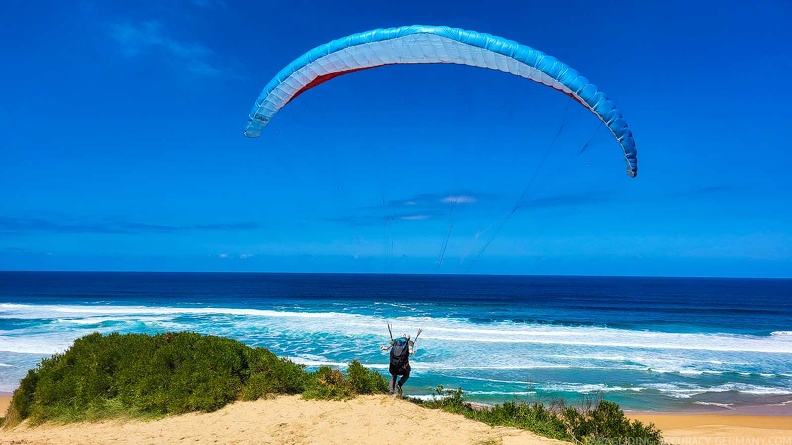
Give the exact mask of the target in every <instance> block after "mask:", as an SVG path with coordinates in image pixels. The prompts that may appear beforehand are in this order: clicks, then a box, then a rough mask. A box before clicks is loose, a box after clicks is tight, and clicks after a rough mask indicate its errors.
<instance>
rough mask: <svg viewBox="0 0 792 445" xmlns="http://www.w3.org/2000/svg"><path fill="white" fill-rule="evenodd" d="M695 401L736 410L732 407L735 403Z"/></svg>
mask: <svg viewBox="0 0 792 445" xmlns="http://www.w3.org/2000/svg"><path fill="white" fill-rule="evenodd" d="M693 403H695V404H696V405H707V406H717V407H720V408H726V409H728V410H734V408H732V406H733V405H734V404H733V403H717V402H699V401H696V402H693Z"/></svg>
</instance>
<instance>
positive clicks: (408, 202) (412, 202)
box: [404, 201, 418, 206]
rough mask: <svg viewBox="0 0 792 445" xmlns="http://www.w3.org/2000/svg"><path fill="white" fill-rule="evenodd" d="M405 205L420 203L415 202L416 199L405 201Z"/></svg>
mask: <svg viewBox="0 0 792 445" xmlns="http://www.w3.org/2000/svg"><path fill="white" fill-rule="evenodd" d="M404 205H406V206H414V205H418V203H417V202H415V201H404Z"/></svg>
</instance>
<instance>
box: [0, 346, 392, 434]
mask: <svg viewBox="0 0 792 445" xmlns="http://www.w3.org/2000/svg"><path fill="white" fill-rule="evenodd" d="M347 373H348V375H349V377H348V378H347V377H345V376H344V375H343V374H342V373H341V372H340V371H336V370H332V369H331V368H329V367H322V368H320V369H319V370H317V371H316V372H314V373H310V374H309V373H307V372H306V371H305V367H304V366H302V365H297V364H295V363H293V362H291V361H289V360H287V359H283V358H279V357H277V356H276V355H275V354H273V353H272V352H270V351H268V350H266V349H264V348H251V347H249V346H246V345H245V344H243V343H241V342H238V341H236V340H232V339H228V338H222V337H216V336H210V335H200V334H197V333H193V332H179V333H170V332H169V333H165V334H158V335H145V334H123V335H122V334H118V333H113V334H109V335H101V334H98V333H94V334H90V335H86V336H84V337H81V338H78V339H77V340H75V342H74V344H73V345H72V346H71V347H70V348H69V349H68V350H67V351H66V352H64V353H62V354H56V355H53V356H52V357H49V358H46V359H44V360H42V361H41V363H39V364H38V366H37V367H36V369H33V370H30V371H29V372H28V374H27V376H26V377H25V378H24V379H22V381H21V382H20V386H19V388H17V390H16V391H14V394H13V397H12V400H11V406H10V407H9V411H8V414H7V416H6V418H5V420H4V426H6V427H9V426H14V425H17V424H19V423H20V422H22V421H23V420H25V419H30V422H31V423H33V424H36V423H41V422H45V421H50V420H56V421H60V422H72V421H80V420H98V419H102V418H110V417H125V416H126V417H151V416H161V415H167V414H181V413H186V412H191V411H214V410H217V409H219V408H221V407H223V406H225V405H226V404H227V403H229V402H232V401H234V400H239V399H241V400H255V399H258V398H261V397H266V396H268V395H271V394H300V393H303V394H304V395H305V397H306V398H319V399H345V398H349V397H353V396H355V395H357V394H376V393H384V392H386V391H387V382H386V381H385V379H384V378H383V377H382V376H381V375H380V374H379V373H377V372H375V371H370V370H368V369H366V368H364V367H363V366H362V365H361V364H360V362H358V361H354V362H352V363H351V364H350V365H349V369H348V371H347Z"/></svg>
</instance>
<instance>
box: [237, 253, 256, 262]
mask: <svg viewBox="0 0 792 445" xmlns="http://www.w3.org/2000/svg"><path fill="white" fill-rule="evenodd" d="M254 256H255V255H253V254H252V253H243V254H242V255H239V258H241V259H243V260H246V259H248V258H253V257H254Z"/></svg>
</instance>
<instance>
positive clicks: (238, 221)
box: [0, 0, 792, 277]
mask: <svg viewBox="0 0 792 445" xmlns="http://www.w3.org/2000/svg"><path fill="white" fill-rule="evenodd" d="M644 3H646V4H644ZM790 16H792V6H789V4H788V2H783V1H777V2H765V1H757V2H750V3H745V2H733V3H729V2H719V3H717V4H716V3H711V2H698V4H696V2H681V1H669V2H588V1H572V2H561V3H556V4H554V3H553V2H533V1H517V2H512V3H509V2H503V3H499V4H497V5H494V4H493V3H491V2H478V3H476V2H463V1H461V2H454V3H453V6H451V3H447V2H434V3H433V2H423V1H420V2H419V1H416V2H411V1H401V2H369V1H359V2H358V1H354V2H337V1H334V2H316V1H312V2H297V1H296V2H282V4H276V3H274V2H232V1H230V0H194V1H187V0H183V1H175V0H170V1H168V0H166V1H161V2H89V1H83V2H35V3H31V2H17V1H13V2H8V3H7V4H6V5H5V6H4V12H3V14H2V16H1V17H0V61H1V62H2V63H0V65H1V66H2V77H1V78H2V82H3V88H2V93H0V134H1V135H2V137H0V153H1V154H2V156H1V158H0V159H1V161H0V187H1V188H2V190H3V194H2V199H0V269H4V270H146V271H294V272H302V271H311V272H393V273H399V272H403V273H509V274H515V273H516V274H582V275H589V274H591V275H672V276H686V275H693V276H747V277H754V276H756V277H765V276H770V277H790V276H792V204H791V203H792V199H790V197H792V179H790V178H792V175H789V174H787V173H786V169H787V167H788V166H789V165H790V161H792V155H790V142H789V132H790V128H792V112H790V111H789V103H792V89H789V88H787V87H786V84H787V83H788V79H789V72H790V70H792V55H791V54H792V53H790V51H789V49H788V42H790V41H792V30H790V28H789V26H788V23H787V19H788V17H790ZM410 24H428V25H448V26H454V27H460V28H465V29H471V30H476V31H480V32H486V33H490V34H494V35H497V36H501V37H505V38H508V39H511V40H515V41H517V42H520V43H522V44H525V45H529V46H531V47H533V48H536V49H539V50H541V51H544V52H546V53H548V54H550V55H553V56H555V57H557V58H558V59H559V60H561V61H563V62H565V63H567V64H568V65H570V66H572V67H573V68H575V69H577V70H578V71H579V72H581V73H582V74H583V75H585V76H586V77H587V78H588V79H590V80H591V82H593V83H594V84H596V85H597V86H598V87H600V88H601V89H602V90H603V91H604V92H605V93H606V94H607V95H608V96H609V97H610V98H611V99H612V100H613V101H614V102H615V103H616V105H617V106H618V107H619V109H620V110H621V111H622V113H623V114H624V116H625V118H626V120H627V122H628V124H629V126H630V128H631V129H632V131H633V133H634V136H635V140H636V142H637V148H638V162H639V174H638V177H637V178H634V179H632V178H629V177H628V176H627V174H626V172H625V168H624V161H623V158H622V155H621V151H620V148H619V146H618V144H617V143H616V141H615V140H614V139H613V138H612V137H611V136H610V135H609V134H607V132H606V131H605V130H603V129H601V128H598V123H599V121H598V120H597V119H596V117H595V116H594V115H593V114H591V113H590V112H588V111H587V110H585V109H584V108H582V107H581V106H579V105H578V104H576V103H570V101H569V100H568V99H567V97H566V96H564V95H563V94H560V93H558V92H556V91H554V90H552V89H550V88H547V87H544V86H542V85H539V84H536V83H534V82H531V81H528V80H525V79H521V78H518V77H516V76H511V75H509V74H505V73H501V72H495V71H490V70H485V69H477V68H471V67H464V66H447V65H442V66H431V65H426V66H391V67H384V68H379V69H375V70H369V71H364V72H359V73H354V74H350V75H348V76H342V77H339V78H337V79H333V80H331V81H330V82H327V83H325V84H323V85H321V86H320V87H317V88H314V89H312V90H310V91H308V92H307V93H305V94H303V95H301V96H300V97H299V98H298V99H296V100H295V101H294V102H292V103H291V104H289V105H288V106H287V107H286V108H284V109H283V110H281V112H279V113H278V115H276V116H275V118H274V119H273V121H272V123H271V124H270V125H269V126H268V127H267V128H266V130H265V131H264V134H263V135H262V137H261V138H258V139H249V138H245V137H244V136H243V135H242V131H243V130H244V127H245V124H246V122H247V114H248V112H249V111H250V108H251V106H252V105H253V102H254V100H255V99H256V97H258V95H259V93H260V92H261V89H262V88H263V87H264V85H265V84H266V83H267V82H268V81H269V79H270V78H271V77H273V76H274V75H275V74H276V73H277V72H278V71H279V70H280V69H281V68H282V67H283V66H285V65H286V64H288V63H289V62H290V61H291V60H293V59H295V58H297V57H298V56H300V55H301V54H303V53H304V52H306V51H307V50H309V49H311V48H313V47H315V46H317V45H320V44H323V43H326V42H328V41H330V40H333V39H336V38H339V37H342V36H345V35H349V34H352V33H356V32H362V31H366V30H370V29H375V28H380V27H391V26H402V25H410ZM559 129H560V130H559ZM556 134H559V136H558V138H557V140H556V142H555V143H553V142H552V141H553V138H554V137H555V135H556ZM592 135H593V136H592ZM587 142H588V143H589V144H588V146H587V149H586V150H585V151H584V152H583V153H582V154H581V153H579V152H580V150H581V148H582V147H583V146H584V145H586V143H587ZM545 152H547V153H548V155H547V157H546V158H544V160H543V156H544V153H545ZM526 188H527V194H526V197H525V199H524V200H523V201H522V205H521V206H520V208H519V210H518V211H517V212H516V213H515V214H514V215H513V216H512V217H511V218H509V219H508V221H506V222H505V223H504V215H506V214H508V212H509V210H510V209H511V208H512V207H513V206H514V205H515V203H516V202H517V201H518V199H519V197H520V195H521V193H522V192H523V190H526ZM501 226H502V227H501ZM499 227H500V230H499ZM485 245H486V248H484V246H485Z"/></svg>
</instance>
